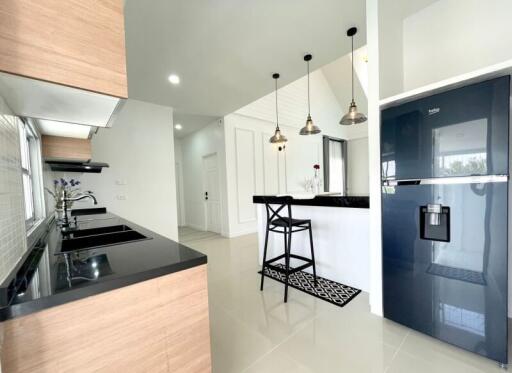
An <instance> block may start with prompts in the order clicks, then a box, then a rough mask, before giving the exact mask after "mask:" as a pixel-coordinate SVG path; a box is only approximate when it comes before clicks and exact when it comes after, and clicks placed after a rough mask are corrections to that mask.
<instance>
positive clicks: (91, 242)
mask: <svg viewBox="0 0 512 373" xmlns="http://www.w3.org/2000/svg"><path fill="white" fill-rule="evenodd" d="M148 239H150V238H149V237H146V236H144V235H143V234H142V233H139V232H137V231H134V230H133V229H131V228H130V227H128V226H126V225H114V226H107V227H99V228H89V229H82V230H76V231H72V232H68V233H67V234H66V235H65V236H64V238H63V239H62V246H61V252H62V253H67V252H70V251H75V250H88V249H93V248H98V247H103V246H111V245H119V244H123V243H126V242H132V241H140V240H148Z"/></svg>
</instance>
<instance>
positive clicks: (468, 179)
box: [382, 175, 508, 186]
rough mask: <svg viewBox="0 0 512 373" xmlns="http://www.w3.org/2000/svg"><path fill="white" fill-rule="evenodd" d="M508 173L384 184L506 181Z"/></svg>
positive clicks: (408, 180)
mask: <svg viewBox="0 0 512 373" xmlns="http://www.w3.org/2000/svg"><path fill="white" fill-rule="evenodd" d="M507 181H508V175H485V176H458V177H436V178H430V179H404V180H383V181H382V185H384V186H397V185H438V184H443V185H448V184H487V183H506V182H507Z"/></svg>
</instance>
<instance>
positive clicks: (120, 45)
mask: <svg viewBox="0 0 512 373" xmlns="http://www.w3.org/2000/svg"><path fill="white" fill-rule="evenodd" d="M0 71H3V72H8V73H12V74H16V75H22V76H26V77H30V78H35V79H39V80H44V81H49V82H54V83H58V84H61V85H66V86H71V87H76V88H81V89H85V90H89V91H93V92H99V93H103V94H108V95H110V96H116V97H120V98H126V97H127V96H128V89H127V80H126V53H125V38H124V14H123V1H122V0H87V1H84V0H3V1H1V2H0Z"/></svg>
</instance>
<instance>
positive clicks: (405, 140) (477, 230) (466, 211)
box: [381, 76, 510, 364]
mask: <svg viewBox="0 0 512 373" xmlns="http://www.w3.org/2000/svg"><path fill="white" fill-rule="evenodd" d="M509 106H510V77H509V76H504V77H500V78H496V79H492V80H488V81H485V82H481V83H476V84H472V85H467V86H464V87H461V88H456V89H452V90H450V91H446V92H443V93H439V94H435V95H432V96H428V97H423V98H421V99H417V100H415V101H411V102H407V103H403V104H400V105H397V106H392V107H388V108H386V109H383V110H382V111H381V171H382V194H381V195H382V260H383V262H382V263H383V307H384V317H386V318H388V319H390V320H393V321H395V322H398V323H400V324H403V325H405V326H408V327H410V328H412V329H415V330H417V331H420V332H422V333H425V334H428V335H430V336H432V337H434V338H438V339H440V340H442V341H445V342H447V343H450V344H452V345H456V346H459V347H461V348H463V349H466V350H469V351H472V352H474V353H477V354H480V355H483V356H485V357H487V358H489V359H493V360H496V361H497V362H499V363H502V364H507V362H508V357H507V338H508V335H507V299H508V265H507V260H508V254H507V246H508V147H509V118H510V114H509Z"/></svg>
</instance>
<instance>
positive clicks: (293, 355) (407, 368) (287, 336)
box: [180, 228, 504, 373]
mask: <svg viewBox="0 0 512 373" xmlns="http://www.w3.org/2000/svg"><path fill="white" fill-rule="evenodd" d="M180 237H181V239H180V240H181V241H182V242H183V243H184V244H186V245H188V246H190V247H192V248H194V249H196V250H199V251H201V252H203V253H205V254H206V255H208V276H209V279H208V281H209V302H210V324H211V338H212V360H213V372H214V373H230V372H236V373H241V372H247V373H249V372H250V373H271V372H279V373H288V372H297V373H305V372H308V373H312V372H314V373H323V372H329V373H333V372H355V373H364V372H372V373H376V372H388V373H398V372H406V373H412V372H414V373H423V372H429V373H432V372H436V373H437V372H450V373H458V372H463V373H476V372H489V373H491V372H504V370H503V369H500V368H499V367H498V365H497V363H495V362H492V361H490V360H487V359H484V358H481V357H478V356H477V355H474V354H471V353H469V352H466V351H463V350H461V349H458V348H456V347H452V346H449V345H447V344H445V343H442V342H439V341H437V340H435V339H432V338H430V337H427V336H424V335H422V334H420V333H417V332H414V331H412V330H410V329H407V328H405V327H402V326H400V325H398V324H395V323H393V322H391V321H388V320H385V319H383V318H380V317H377V316H375V315H373V314H371V313H370V312H369V307H368V294H366V293H362V294H360V295H358V296H357V297H356V298H355V299H354V300H353V301H352V302H350V303H349V304H348V305H346V306H345V307H343V308H339V307H336V306H334V305H331V304H329V303H326V302H324V301H321V300H319V299H317V298H314V297H312V296H309V295H307V294H304V293H302V292H299V291H297V290H295V289H290V293H289V299H288V303H287V304H284V303H283V285H282V284H280V283H278V282H275V281H273V280H270V279H265V290H264V291H263V292H260V291H259V279H260V278H259V275H258V274H257V271H258V270H259V266H258V261H257V237H256V235H255V234H254V235H247V236H242V237H237V238H233V239H227V238H224V237H221V236H218V235H215V234H211V233H205V232H197V231H193V230H192V229H190V228H182V229H180Z"/></svg>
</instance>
